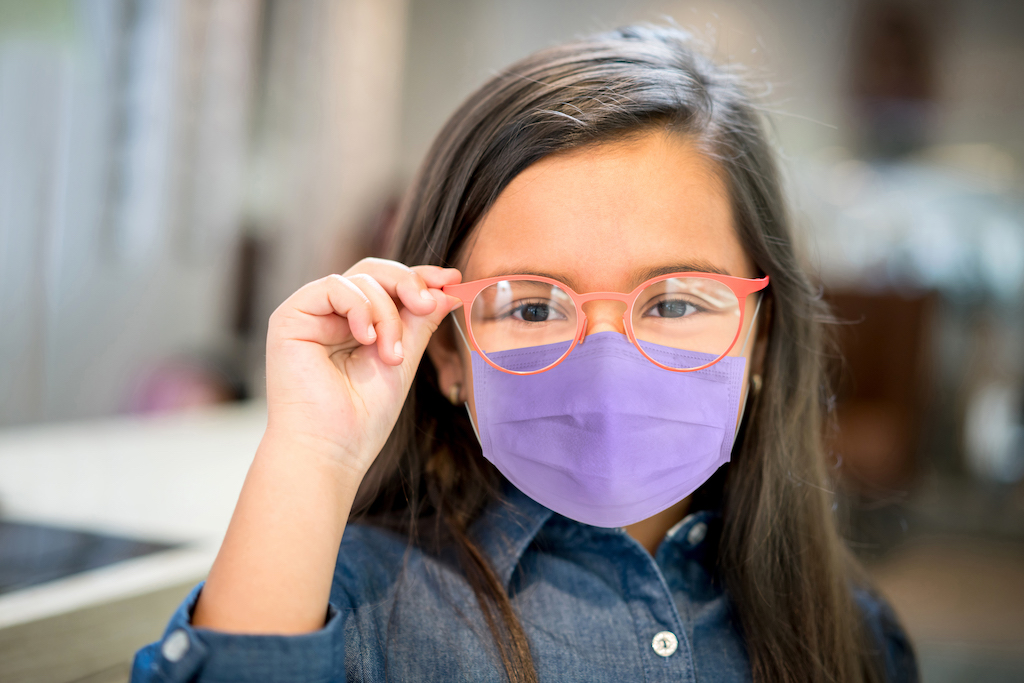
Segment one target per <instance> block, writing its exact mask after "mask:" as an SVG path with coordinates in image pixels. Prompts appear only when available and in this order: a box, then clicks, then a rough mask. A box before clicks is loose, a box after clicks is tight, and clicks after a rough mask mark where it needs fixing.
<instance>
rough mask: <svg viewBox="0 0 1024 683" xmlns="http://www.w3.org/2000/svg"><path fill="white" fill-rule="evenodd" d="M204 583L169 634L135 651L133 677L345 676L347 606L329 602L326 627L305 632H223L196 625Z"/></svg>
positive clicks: (228, 680) (314, 681)
mask: <svg viewBox="0 0 1024 683" xmlns="http://www.w3.org/2000/svg"><path fill="white" fill-rule="evenodd" d="M202 588H203V585H202V584H200V585H198V586H196V587H195V588H194V589H193V590H192V592H191V593H190V594H189V596H188V597H187V598H185V600H184V602H182V604H181V606H180V607H178V609H177V611H176V612H175V613H174V616H172V617H171V621H170V623H169V624H168V625H167V630H166V631H165V632H164V635H163V638H161V639H160V640H159V641H158V642H155V643H151V644H149V645H147V646H146V647H144V648H142V649H141V650H139V652H138V653H137V654H136V655H135V662H134V665H133V667H132V678H131V680H132V683H151V682H152V683H156V682H160V681H167V682H170V681H176V682H177V681H197V682H202V681H207V682H213V681H217V682H223V683H232V682H236V681H237V682H238V683H242V682H243V681H245V682H248V681H293V682H294V683H323V682H327V681H331V682H343V681H344V680H345V662H344V632H343V629H344V622H345V618H344V614H345V613H346V612H345V611H344V610H339V609H338V608H337V607H335V606H334V605H329V606H328V610H327V622H326V623H325V624H324V627H323V628H322V629H320V630H318V631H313V632H312V633H305V634H302V635H295V636H274V635H243V634H234V633H223V632H220V631H211V630H209V629H204V628H194V627H193V626H192V623H191V616H192V610H193V609H194V608H195V604H196V601H197V600H198V598H199V593H200V591H201V590H202Z"/></svg>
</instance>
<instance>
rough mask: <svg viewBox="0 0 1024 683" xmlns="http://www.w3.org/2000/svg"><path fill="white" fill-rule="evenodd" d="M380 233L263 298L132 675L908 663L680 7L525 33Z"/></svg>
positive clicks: (745, 146) (722, 675)
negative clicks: (625, 22) (343, 259)
mask: <svg viewBox="0 0 1024 683" xmlns="http://www.w3.org/2000/svg"><path fill="white" fill-rule="evenodd" d="M399 227H400V233H399V234H400V240H399V245H398V249H397V255H396V260H395V261H385V260H379V259H367V260H364V261H361V262H359V263H357V264H356V265H355V266H353V267H352V268H351V269H350V270H349V271H348V272H346V273H345V274H344V275H341V276H339V275H332V276H329V277H326V278H324V279H322V280H318V281H316V282H313V283H310V284H308V285H306V286H305V287H303V288H302V289H300V290H299V291H298V292H296V293H295V294H294V295H292V297H291V298H289V299H288V300H287V301H285V302H284V303H283V304H282V305H281V306H280V307H279V308H278V309H277V311H275V313H274V314H273V316H272V317H271V320H270V329H269V334H268V341H267V399H268V409H269V420H268V424H267V430H266V433H265V435H264V438H263V440H262V442H261V444H260V446H259V449H258V451H257V453H256V457H255V459H254V461H253V464H252V467H251V469H250V471H249V474H248V477H247V478H246V482H245V485H244V487H243V490H242V493H241V495H240V497H239V501H238V505H237V507H236V510H235V514H234V517H233V518H232V521H231V524H230V527H229V529H228V532H227V535H226V537H225V539H224V543H223V546H222V547H221V550H220V553H219V555H218V557H217V560H216V562H215V564H214V566H213V568H212V570H211V571H210V574H209V578H208V579H207V581H206V583H205V585H204V586H201V587H198V588H196V590H195V591H194V592H193V593H192V595H191V596H189V598H188V599H187V600H186V602H185V603H184V604H183V605H182V607H181V608H180V609H179V610H178V612H177V613H176V614H175V615H174V617H173V618H172V619H171V623H170V626H169V627H168V629H167V632H166V634H165V636H164V638H163V640H162V641H160V642H158V643H154V644H152V645H150V646H148V647H147V648H145V649H143V650H142V651H140V653H139V654H138V656H137V657H136V661H135V668H134V674H133V679H134V680H137V681H164V680H167V681H189V680H200V681H203V680H209V681H220V680H237V681H250V680H251V681H257V680H259V681H263V680H266V681H344V680H350V681H364V680H366V681H378V680H380V681H383V680H396V681H462V680H465V681H480V680H494V681H499V680H508V681H562V680H579V681H640V680H646V681H661V680H665V681H668V680H691V681H692V680H716V681H717V680H738V681H742V680H755V681H801V682H803V681H881V680H913V679H915V678H916V666H915V662H914V657H913V653H912V650H911V647H910V645H909V643H908V641H907V638H906V636H905V635H904V634H903V632H902V630H901V629H900V628H899V626H898V624H897V623H896V620H895V618H894V617H893V615H892V612H891V611H890V610H889V608H888V607H887V606H886V605H885V603H884V602H883V601H882V600H881V599H880V598H878V597H877V596H876V595H874V594H873V593H872V592H871V589H870V587H869V586H868V585H867V583H866V581H865V579H864V577H863V576H862V574H861V572H860V571H859V570H858V568H857V566H856V564H855V563H854V562H853V560H852V559H851V558H850V557H849V556H848V555H847V553H846V551H845V549H844V547H843V544H842V542H841V541H840V539H839V537H838V535H837V532H836V529H835V523H834V520H833V513H832V496H831V494H830V493H829V492H828V490H827V488H826V486H827V481H826V472H825V469H826V468H825V462H824V457H823V455H822V450H821V443H820V442H821V438H820V437H821V424H822V414H821V410H820V399H821V397H822V385H823V371H822V329H821V321H822V320H823V319H825V318H826V317H827V311H826V310H825V308H824V306H823V304H822V303H821V302H820V301H819V300H818V298H816V296H815V289H814V287H813V286H812V285H811V283H810V282H809V281H808V279H807V277H806V276H805V274H804V273H803V272H802V271H801V269H800V267H799V265H798V263H797V259H796V257H795V255H794V247H793V241H792V237H791V233H790V225H789V217H788V216H787V214H786V211H785V209H784V201H783V197H782V190H781V188H780V183H779V179H778V171H777V169H776V163H775V160H774V156H773V153H772V151H771V149H770V147H769V144H768V142H767V141H766V137H765V133H764V129H763V123H762V122H761V120H760V117H759V115H758V112H757V110H756V109H755V108H754V106H753V105H752V104H751V103H750V101H749V100H748V99H747V97H746V96H745V95H744V93H743V89H742V87H741V84H740V82H739V79H738V78H737V77H736V76H735V75H733V74H732V73H730V72H729V71H727V70H725V69H722V68H720V67H717V66H715V65H713V64H712V63H710V62H709V61H708V60H706V59H705V58H703V57H701V56H700V55H699V54H698V53H697V52H696V51H695V50H694V49H693V47H692V46H691V40H690V39H689V38H688V37H687V36H686V35H685V34H683V33H681V32H679V31H677V30H674V29H664V28H651V27H633V28H626V29H622V30H619V31H616V32H613V33H610V34H606V35H601V36H597V37H594V38H592V39H589V40H584V41H582V42H576V43H572V44H568V45H564V46H561V47H556V48H552V49H548V50H544V51H542V52H539V53H537V54H535V55H533V56H531V57H529V58H527V59H525V60H523V61H522V62H520V63H518V64H516V65H514V66H512V67H511V68H510V69H509V70H508V71H506V72H504V73H502V74H500V75H498V76H496V77H495V78H493V79H492V80H491V81H489V82H488V83H486V84H485V85H484V86H483V87H482V88H481V89H480V90H479V91H477V92H476V93H475V94H474V95H472V96H471V97H470V98H469V99H468V100H467V102H466V103H465V104H464V105H463V106H462V108H461V109H459V111H458V112H456V114H455V115H454V116H453V118H452V119H451V121H449V123H448V125H447V126H446V127H445V128H444V130H443V131H442V132H441V134H440V136H439V138H438V139H437V141H436V143H435V144H434V146H433V148H432V149H431V151H430V153H429V155H428V157H427V160H426V162H425V164H424V166H423V168H422V170H421V172H420V174H419V176H418V177H417V179H416V181H415V183H414V185H413V187H412V189H411V190H410V192H409V195H408V197H407V199H406V203H405V205H404V211H403V213H402V216H401V219H400V226H399ZM403 264H430V265H416V266H414V267H408V266H406V265H403ZM727 462H728V464H726V463H727Z"/></svg>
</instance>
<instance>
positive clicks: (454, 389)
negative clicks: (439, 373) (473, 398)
mask: <svg viewBox="0 0 1024 683" xmlns="http://www.w3.org/2000/svg"><path fill="white" fill-rule="evenodd" d="M461 393H462V385H461V384H458V383H455V384H453V385H451V386H450V387H448V402H449V403H451V404H452V405H456V404H457V403H458V402H459V394H461Z"/></svg>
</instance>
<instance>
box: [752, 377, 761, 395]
mask: <svg viewBox="0 0 1024 683" xmlns="http://www.w3.org/2000/svg"><path fill="white" fill-rule="evenodd" d="M762 384H763V382H762V381H761V375H751V376H750V390H751V391H753V392H754V395H755V396H756V395H757V394H760V393H761V385H762Z"/></svg>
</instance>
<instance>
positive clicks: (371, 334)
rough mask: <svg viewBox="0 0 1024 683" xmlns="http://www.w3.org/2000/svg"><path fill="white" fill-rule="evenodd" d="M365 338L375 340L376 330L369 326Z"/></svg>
mask: <svg viewBox="0 0 1024 683" xmlns="http://www.w3.org/2000/svg"><path fill="white" fill-rule="evenodd" d="M366 336H367V337H369V338H370V339H376V338H377V330H375V329H373V325H370V326H369V327H367V328H366Z"/></svg>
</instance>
